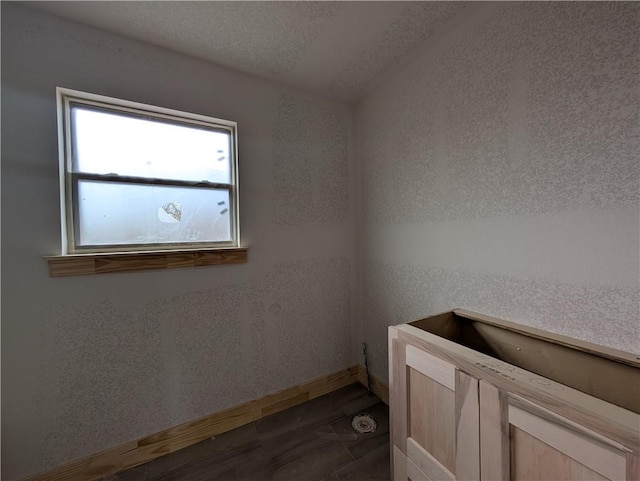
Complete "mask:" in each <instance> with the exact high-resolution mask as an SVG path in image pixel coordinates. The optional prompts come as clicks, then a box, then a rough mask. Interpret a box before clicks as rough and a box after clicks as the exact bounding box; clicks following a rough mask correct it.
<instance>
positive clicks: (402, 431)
mask: <svg viewBox="0 0 640 481" xmlns="http://www.w3.org/2000/svg"><path fill="white" fill-rule="evenodd" d="M405 347H406V344H405V343H404V342H402V341H400V340H399V339H393V341H392V346H391V356H390V358H391V361H390V362H391V365H392V366H393V390H392V391H391V392H390V393H389V396H390V404H389V405H390V409H389V426H391V433H390V434H391V443H392V444H395V445H396V446H398V447H399V448H400V451H402V452H403V453H405V454H406V452H407V432H408V427H407V420H408V418H407V406H408V403H407V370H408V369H407V358H406V352H407V351H406V349H405Z"/></svg>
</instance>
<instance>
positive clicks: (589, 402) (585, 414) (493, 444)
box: [389, 311, 640, 481]
mask: <svg viewBox="0 0 640 481" xmlns="http://www.w3.org/2000/svg"><path fill="white" fill-rule="evenodd" d="M462 312H463V315H464V316H465V317H468V316H470V315H472V314H473V313H468V312H467V311H462ZM457 313H458V311H453V313H444V314H442V315H440V316H434V317H435V318H436V320H435V322H436V324H437V325H438V327H437V329H438V330H440V331H444V330H445V329H447V327H446V325H445V324H444V322H443V319H445V318H446V316H451V315H453V314H457ZM477 316H481V315H477ZM481 317H482V319H481V321H484V320H485V318H486V316H481ZM439 318H441V319H439ZM489 319H490V322H491V323H492V324H493V325H496V324H499V323H500V322H501V321H500V320H496V319H493V318H489ZM425 321H426V320H425ZM420 322H421V323H422V324H423V325H424V321H420ZM505 322H506V321H505ZM506 324H508V327H509V328H513V324H511V323H506ZM443 326H444V327H443ZM524 330H526V329H524ZM535 335H536V336H539V337H541V335H540V331H537V332H536V333H535ZM566 339H567V338H563V342H567V341H566ZM608 355H609V354H608V353H607V356H608ZM389 356H390V364H389V385H390V418H391V439H392V443H391V459H392V466H393V468H392V472H393V473H394V479H403V480H406V479H413V478H412V477H411V476H410V475H409V474H407V470H409V471H412V470H413V472H414V476H418V477H419V479H456V477H455V476H454V475H453V473H451V472H450V471H448V470H447V471H446V472H444V473H443V472H441V473H437V472H429V469H430V466H425V465H424V463H420V462H419V460H420V459H424V458H425V456H424V453H422V452H420V451H419V450H417V448H416V443H415V440H412V438H411V437H410V436H409V435H408V431H407V419H408V416H409V413H408V412H407V406H408V402H407V373H408V371H409V369H410V368H411V369H417V370H418V371H420V372H422V373H424V374H426V375H427V376H428V377H429V378H430V379H432V380H435V381H436V382H440V383H441V384H442V385H445V386H447V385H448V386H449V387H450V388H451V387H453V390H454V392H455V393H456V397H455V399H456V401H455V404H456V444H455V446H456V456H455V457H456V464H455V471H456V474H457V475H458V476H457V479H483V480H484V479H486V480H491V481H495V480H501V479H503V480H507V479H511V476H512V474H513V473H512V471H513V470H514V469H515V468H514V465H513V460H514V459H515V457H514V453H517V454H518V456H519V457H518V459H525V455H526V452H525V451H524V450H520V451H518V450H517V447H515V448H514V446H513V445H512V444H511V442H512V439H518V440H524V441H523V442H524V443H525V444H526V442H531V443H537V442H542V443H545V444H544V445H545V446H548V447H550V448H552V449H554V450H557V451H558V452H560V453H562V454H563V455H566V456H567V458H568V459H569V460H570V462H572V463H573V462H574V461H575V462H576V463H579V466H578V467H577V468H576V469H577V470H578V471H579V470H580V469H583V467H586V468H588V470H591V471H593V472H595V473H597V474H598V475H599V476H602V477H603V479H628V480H630V479H640V460H639V459H640V458H639V456H638V453H640V414H638V413H636V412H633V411H630V410H628V409H624V408H622V407H620V406H617V405H615V404H612V403H611V402H607V401H605V400H603V399H599V398H597V397H595V396H592V395H589V394H586V393H584V392H581V391H578V390H576V389H573V388H571V387H569V386H567V385H565V384H562V383H559V382H555V381H553V380H552V379H549V378H546V377H543V376H541V375H537V374H535V373H533V372H531V371H527V370H525V369H522V368H520V367H517V366H515V365H512V364H509V363H507V362H505V361H502V360H500V359H497V358H495V357H492V356H490V355H488V354H484V353H482V352H479V351H476V350H474V349H471V348H469V347H466V346H464V345H461V344H459V343H456V342H453V341H451V340H449V339H447V338H445V337H442V336H441V335H436V334H433V333H431V332H427V331H425V330H424V329H423V328H418V327H416V326H413V325H407V324H405V325H400V326H392V327H390V328H389ZM607 356H603V357H607ZM623 362H624V363H625V364H627V365H631V366H632V367H637V366H636V365H634V363H633V360H630V359H629V358H625V359H623ZM636 364H637V363H636ZM638 365H640V364H638ZM452 379H453V383H452ZM469 383H471V384H473V383H475V391H474V394H472V395H469V394H468V393H467V396H470V398H473V397H475V403H473V406H474V407H473V409H471V408H470V407H469V406H471V405H472V404H469V401H466V406H467V407H466V408H464V409H463V408H462V406H465V402H464V399H465V396H464V395H463V394H461V393H463V392H464V389H465V388H464V386H465V385H468V384H469ZM470 411H473V413H472V414H470ZM465 416H466V417H465ZM474 423H475V426H476V427H477V433H478V434H477V436H476V435H475V434H471V435H469V428H468V426H469V425H473V424H474ZM460 426H466V428H465V429H466V430H467V432H466V433H462V434H461V433H459V432H458V430H459V428H460ZM473 429H475V428H473ZM458 439H466V440H467V443H466V444H467V445H469V444H471V446H472V447H467V448H465V447H464V446H465V443H460V442H459V441H458ZM469 439H471V440H472V442H471V443H469V442H468V440H469ZM476 440H477V443H476ZM531 440H533V441H531ZM459 446H461V447H459ZM418 447H420V446H418ZM458 449H462V452H464V449H468V451H467V453H466V454H465V455H464V457H463V456H458V453H457V451H458ZM514 449H515V451H513V450H514ZM512 451H513V452H512ZM469 452H472V454H471V456H470V455H469ZM416 453H418V455H417V456H416ZM476 454H477V458H475V456H476ZM458 459H460V460H461V461H458ZM463 459H464V460H465V461H468V460H469V459H472V461H471V465H473V466H475V467H472V468H469V467H465V466H464V465H463V464H464V463H463V462H462V460H463ZM475 459H477V462H476V461H475ZM416 469H418V471H416ZM591 471H590V472H591ZM420 473H421V474H420ZM403 476H404V477H403ZM420 476H424V478H420ZM598 479H599V478H598ZM414 481H416V480H414Z"/></svg>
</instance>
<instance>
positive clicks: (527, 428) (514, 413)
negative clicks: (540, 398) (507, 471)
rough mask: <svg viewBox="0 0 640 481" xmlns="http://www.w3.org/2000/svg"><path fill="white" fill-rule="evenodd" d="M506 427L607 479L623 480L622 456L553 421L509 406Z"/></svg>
mask: <svg viewBox="0 0 640 481" xmlns="http://www.w3.org/2000/svg"><path fill="white" fill-rule="evenodd" d="M509 424H512V425H513V426H515V427H517V428H519V429H521V430H522V431H524V432H525V433H527V434H530V435H531V436H533V437H535V438H537V439H539V440H540V441H542V442H543V443H546V444H548V445H549V446H551V447H553V448H554V449H557V450H558V451H560V452H562V453H564V454H566V455H567V456H569V457H570V458H572V459H575V460H576V461H577V462H579V463H580V464H583V465H584V466H586V467H588V468H589V469H592V470H594V471H595V472H597V473H599V474H601V475H603V476H604V477H606V478H607V479H624V478H625V476H626V456H625V455H626V453H624V454H623V453H621V452H619V451H614V450H613V449H611V448H609V447H608V446H603V445H601V444H600V443H596V442H595V441H594V440H591V439H588V438H586V437H583V436H580V435H578V434H577V433H575V432H571V431H569V430H568V429H565V428H563V427H560V426H557V425H556V424H554V423H553V422H549V421H548V420H546V419H544V418H541V417H539V416H535V415H533V414H531V413H529V412H527V411H524V410H522V409H520V408H518V407H515V406H512V405H509Z"/></svg>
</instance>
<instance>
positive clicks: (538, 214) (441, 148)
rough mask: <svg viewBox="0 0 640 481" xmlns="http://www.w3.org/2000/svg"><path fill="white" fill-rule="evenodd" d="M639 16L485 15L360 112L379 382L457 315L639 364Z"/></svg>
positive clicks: (366, 294) (408, 68) (609, 6)
mask: <svg viewBox="0 0 640 481" xmlns="http://www.w3.org/2000/svg"><path fill="white" fill-rule="evenodd" d="M639 10H640V8H639V5H638V4H634V3H586V2H585V3H551V2H549V3H547V2H542V3H506V2H505V3H502V4H478V5H476V6H474V8H472V9H468V10H465V12H463V13H462V14H461V15H458V16H457V17H456V18H455V19H454V20H452V21H450V22H449V24H448V25H446V26H444V27H443V28H442V29H441V31H440V33H438V34H437V36H436V37H433V38H431V39H430V40H429V42H428V43H427V44H426V45H425V46H424V47H423V48H421V49H420V50H419V51H418V52H416V53H415V54H414V55H413V57H412V58H411V59H409V60H407V61H406V62H405V64H404V65H403V66H402V68H400V69H399V70H397V71H396V72H394V73H393V75H390V76H387V77H386V78H384V79H381V80H380V82H379V83H378V84H377V85H376V88H375V89H374V90H373V91H372V92H371V93H370V94H369V95H368V97H367V98H366V99H365V100H364V101H363V102H361V103H360V104H359V105H358V106H357V109H356V122H357V138H358V155H359V169H360V178H361V189H362V197H361V204H362V208H361V213H362V216H361V219H360V228H359V252H360V262H361V266H360V274H359V275H360V278H361V279H360V289H361V302H362V315H361V318H360V324H359V325H358V329H359V330H360V337H361V338H362V339H364V340H366V341H367V342H368V343H369V344H370V347H371V368H372V370H373V373H374V374H376V375H378V376H380V377H382V378H386V373H387V362H386V348H387V347H386V328H387V326H389V325H393V324H398V323H402V322H406V321H410V320H413V319H418V318H422V317H426V316H427V315H430V314H434V313H437V312H441V311H445V310H450V309H452V308H454V307H462V308H466V309H470V310H475V311H477V312H481V313H484V314H489V315H494V316H497V317H501V318H504V319H508V320H511V321H515V322H519V323H523V324H527V325H533V326H536V327H539V328H542V329H546V330H549V331H553V332H557V333H561V334H566V335H569V336H573V337H577V338H580V339H584V340H587V341H592V342H595V343H599V344H603V345H606V346H611V347H614V348H619V349H624V350H628V351H632V352H639V351H640V325H639V324H640V311H639V309H640V308H639V306H640V294H639V272H640V264H639V259H638V258H639V255H640V254H639V253H640V243H639V231H640V229H639V208H638V207H639V198H640V197H639V187H638V182H639V178H640V164H639V152H640V149H639V147H640V145H639V142H640V122H639V120H640V119H639V112H640V109H639V107H640V102H639V99H638V96H639V93H640V71H639V62H640V58H639V57H638V51H640V37H639V36H638V31H640V24H639V17H638V12H639Z"/></svg>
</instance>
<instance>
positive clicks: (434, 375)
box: [407, 345, 456, 391]
mask: <svg viewBox="0 0 640 481" xmlns="http://www.w3.org/2000/svg"><path fill="white" fill-rule="evenodd" d="M407 366H409V367H412V368H414V369H415V370H416V371H419V372H421V373H422V374H424V375H425V376H427V377H428V378H430V379H433V380H434V381H435V382H437V383H439V384H442V385H443V386H444V387H446V388H447V389H451V390H452V391H454V390H455V388H456V368H455V366H453V365H452V364H449V363H448V362H444V361H443V360H442V359H439V358H437V357H435V356H432V355H431V354H427V353H426V352H423V351H421V350H420V349H417V348H415V347H413V346H411V345H408V346H407Z"/></svg>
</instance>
